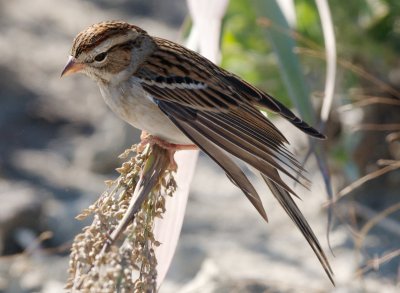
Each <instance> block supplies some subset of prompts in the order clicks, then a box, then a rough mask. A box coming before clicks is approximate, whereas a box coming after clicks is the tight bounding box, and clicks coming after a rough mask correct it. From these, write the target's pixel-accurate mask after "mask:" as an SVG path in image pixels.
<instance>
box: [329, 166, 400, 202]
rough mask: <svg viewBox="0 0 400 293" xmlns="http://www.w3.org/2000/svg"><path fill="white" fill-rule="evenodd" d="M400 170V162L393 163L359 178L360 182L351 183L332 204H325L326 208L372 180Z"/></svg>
mask: <svg viewBox="0 0 400 293" xmlns="http://www.w3.org/2000/svg"><path fill="white" fill-rule="evenodd" d="M399 168H400V161H393V162H392V164H390V165H388V166H386V167H384V168H382V169H379V170H376V171H374V172H372V173H369V174H367V175H365V176H363V177H361V178H359V179H358V180H356V181H354V182H353V183H351V184H350V185H348V186H347V187H345V188H343V189H342V190H341V191H340V192H339V193H338V195H337V196H336V197H335V198H334V199H333V200H332V201H330V202H327V203H326V204H325V206H327V205H330V204H333V203H335V202H337V201H338V200H339V199H341V198H342V197H344V196H346V195H347V194H349V193H350V192H352V191H353V190H354V189H356V188H357V187H360V186H361V185H363V184H364V183H365V182H368V181H370V180H372V179H375V178H377V177H379V176H382V175H383V174H386V173H388V172H390V171H394V170H396V169H399Z"/></svg>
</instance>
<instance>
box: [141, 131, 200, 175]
mask: <svg viewBox="0 0 400 293" xmlns="http://www.w3.org/2000/svg"><path fill="white" fill-rule="evenodd" d="M147 144H150V145H155V144H156V145H158V146H160V147H161V148H163V149H165V150H167V151H168V156H169V166H168V169H169V170H171V171H174V172H176V170H177V169H178V165H177V164H176V162H175V159H174V155H175V152H176V151H183V150H198V147H197V146H196V145H194V144H175V143H170V142H167V141H165V140H163V139H161V138H159V137H156V136H153V135H151V134H149V133H148V132H146V131H142V134H141V135H140V143H139V144H138V146H137V150H138V152H142V151H144V148H145V147H146V145H147Z"/></svg>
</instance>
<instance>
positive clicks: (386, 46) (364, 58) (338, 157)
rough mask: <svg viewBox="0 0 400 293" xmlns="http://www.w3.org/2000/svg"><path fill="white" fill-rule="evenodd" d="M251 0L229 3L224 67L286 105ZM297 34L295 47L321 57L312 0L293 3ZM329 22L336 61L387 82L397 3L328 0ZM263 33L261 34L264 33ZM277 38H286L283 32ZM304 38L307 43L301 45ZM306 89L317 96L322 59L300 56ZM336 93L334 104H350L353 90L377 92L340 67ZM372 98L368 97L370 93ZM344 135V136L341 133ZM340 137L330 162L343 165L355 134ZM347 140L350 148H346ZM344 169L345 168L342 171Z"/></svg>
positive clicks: (397, 34)
mask: <svg viewBox="0 0 400 293" xmlns="http://www.w3.org/2000/svg"><path fill="white" fill-rule="evenodd" d="M252 4H253V2H252V1H250V0H231V1H230V5H229V7H228V11H227V14H226V17H225V20H224V30H223V36H222V51H223V55H222V56H223V60H222V65H223V67H225V68H227V69H228V70H230V71H233V72H235V73H236V74H238V75H240V76H242V77H243V78H244V79H246V80H248V81H249V82H251V83H252V84H254V85H255V86H257V87H259V88H260V89H262V90H264V91H267V92H269V93H271V94H272V95H273V96H276V97H277V98H278V99H279V100H281V101H282V102H283V103H284V104H286V105H291V101H290V99H289V97H288V90H287V88H286V87H285V85H284V82H283V79H282V78H281V72H280V70H279V64H278V59H277V56H276V54H275V53H274V51H273V48H272V46H271V44H270V42H269V41H268V40H267V39H266V38H265V34H264V31H265V30H266V27H265V26H263V25H261V24H260V21H259V20H260V19H259V14H258V13H256V11H255V9H254V6H253V5H252ZM295 5H296V13H297V32H298V33H299V34H300V35H301V37H302V39H298V40H297V45H298V46H299V47H304V48H310V46H312V49H314V50H315V49H316V50H318V51H319V52H321V53H323V51H324V48H323V46H324V42H323V36H322V31H321V26H320V19H319V15H318V10H317V8H316V4H315V1H314V0H296V1H295ZM329 6H330V9H331V14H332V18H333V22H334V28H335V35H336V41H337V51H338V59H339V61H340V60H345V61H346V62H348V63H349V64H352V65H356V66H360V67H361V68H363V69H364V70H365V71H366V72H368V73H370V74H371V75H373V76H374V77H376V78H378V79H380V80H383V81H386V82H388V80H389V75H390V73H391V71H392V70H393V69H395V64H396V62H397V63H398V60H399V57H398V56H399V53H400V1H399V0H351V1H346V2H343V1H337V0H330V1H329ZM263 30H264V31H263ZM281 33H285V32H284V30H282V32H281ZM303 38H304V39H306V40H309V41H311V43H307V42H303ZM299 57H300V59H301V61H302V62H301V65H302V69H303V73H304V78H305V80H306V83H307V87H308V88H310V90H311V92H322V91H323V89H324V82H325V60H324V59H323V58H316V57H313V56H307V55H303V54H300V55H299ZM337 78H338V80H337V83H336V94H337V98H338V99H339V100H336V101H337V103H339V104H347V103H350V102H351V101H352V99H353V96H352V93H353V92H354V89H357V90H359V89H362V91H363V92H364V93H366V94H368V91H369V90H373V89H376V87H375V85H373V84H371V83H370V82H369V81H366V80H365V79H363V78H362V77H360V76H359V75H358V74H357V73H354V72H352V71H351V70H349V69H348V68H345V67H343V66H342V65H340V64H339V66H338V74H337ZM370 93H371V94H372V93H373V92H370ZM343 135H344V136H346V133H344V134H343ZM347 135H350V136H351V137H342V139H341V140H339V141H338V142H337V144H336V145H335V146H332V147H333V149H332V153H331V155H332V156H333V157H334V158H335V161H336V162H338V163H340V162H341V164H343V165H346V164H348V162H350V160H349V156H351V153H352V148H354V147H355V145H356V144H357V142H358V139H357V137H358V134H357V135H354V133H352V134H349V133H347ZM349 141H352V143H349ZM343 167H345V166H343Z"/></svg>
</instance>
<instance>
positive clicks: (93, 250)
mask: <svg viewBox="0 0 400 293" xmlns="http://www.w3.org/2000/svg"><path fill="white" fill-rule="evenodd" d="M134 152H136V147H135V146H133V147H132V148H131V149H130V150H127V151H126V152H125V153H124V154H123V155H122V157H128V156H129V154H131V153H134ZM168 166H169V156H168V153H167V151H165V150H164V149H162V148H160V147H158V146H156V145H154V146H152V147H150V146H147V147H146V148H145V149H144V151H143V152H141V153H137V154H136V155H135V156H133V155H132V156H131V157H130V158H129V159H128V160H127V161H126V162H125V163H123V164H122V166H121V168H118V169H117V171H118V172H119V173H120V176H119V178H118V179H117V180H115V181H113V182H109V181H108V182H107V186H108V190H107V191H106V192H104V193H103V195H102V196H101V197H100V198H99V199H98V200H97V201H96V203H95V204H93V205H92V206H90V207H89V208H88V209H86V210H84V211H83V213H82V214H81V215H79V216H78V218H80V219H82V218H85V217H87V216H89V215H94V220H93V222H92V224H91V225H90V226H87V227H85V228H84V229H83V232H82V233H81V234H79V235H77V236H76V237H75V240H74V243H73V244H72V249H71V256H70V268H69V274H70V277H69V280H68V283H67V288H68V289H70V290H71V291H73V292H74V291H79V292H155V291H156V288H157V282H156V280H157V269H156V266H157V259H156V257H155V253H154V249H155V247H157V246H159V245H160V243H159V242H158V241H157V240H156V239H155V236H154V233H153V230H154V220H155V218H161V217H162V215H163V214H164V212H165V201H166V196H167V195H169V196H171V195H172V194H173V193H174V192H175V190H176V183H175V180H174V177H173V176H172V172H171V171H169V170H168Z"/></svg>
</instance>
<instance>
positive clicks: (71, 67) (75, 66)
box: [61, 56, 85, 77]
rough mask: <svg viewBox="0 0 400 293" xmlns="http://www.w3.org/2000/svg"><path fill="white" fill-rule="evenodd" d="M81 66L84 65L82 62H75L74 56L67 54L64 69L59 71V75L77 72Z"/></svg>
mask: <svg viewBox="0 0 400 293" xmlns="http://www.w3.org/2000/svg"><path fill="white" fill-rule="evenodd" d="M83 67H85V65H84V64H82V63H79V62H77V61H76V59H75V58H74V57H72V56H69V58H68V62H67V64H66V65H65V67H64V70H63V71H62V72H61V77H63V76H67V75H70V74H72V73H75V72H79V71H81V70H82V69H83Z"/></svg>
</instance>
